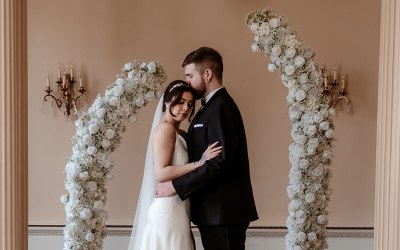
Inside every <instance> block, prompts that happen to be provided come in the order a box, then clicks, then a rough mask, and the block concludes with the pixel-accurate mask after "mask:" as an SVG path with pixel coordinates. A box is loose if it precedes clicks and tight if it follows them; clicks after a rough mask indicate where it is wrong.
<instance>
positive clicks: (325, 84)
mask: <svg viewBox="0 0 400 250" xmlns="http://www.w3.org/2000/svg"><path fill="white" fill-rule="evenodd" d="M324 87H325V88H328V77H327V76H326V75H325V76H324Z"/></svg>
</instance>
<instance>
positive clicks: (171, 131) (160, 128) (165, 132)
mask: <svg viewBox="0 0 400 250" xmlns="http://www.w3.org/2000/svg"><path fill="white" fill-rule="evenodd" d="M175 136H176V130H175V127H174V126H173V125H172V124H170V123H168V122H160V123H159V124H158V125H157V127H156V129H155V130H154V137H155V138H174V137H175Z"/></svg>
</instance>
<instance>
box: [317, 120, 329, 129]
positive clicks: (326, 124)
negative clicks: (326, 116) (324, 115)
mask: <svg viewBox="0 0 400 250" xmlns="http://www.w3.org/2000/svg"><path fill="white" fill-rule="evenodd" d="M319 128H320V129H322V130H328V129H329V122H328V121H322V122H320V123H319Z"/></svg>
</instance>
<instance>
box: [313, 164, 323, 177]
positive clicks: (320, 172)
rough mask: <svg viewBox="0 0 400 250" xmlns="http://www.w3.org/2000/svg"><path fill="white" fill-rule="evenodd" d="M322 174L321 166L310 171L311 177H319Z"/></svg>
mask: <svg viewBox="0 0 400 250" xmlns="http://www.w3.org/2000/svg"><path fill="white" fill-rule="evenodd" d="M323 173H324V170H323V168H322V167H321V166H317V167H315V168H314V169H313V170H312V171H311V174H312V175H313V176H317V177H318V176H321V175H322V174H323Z"/></svg>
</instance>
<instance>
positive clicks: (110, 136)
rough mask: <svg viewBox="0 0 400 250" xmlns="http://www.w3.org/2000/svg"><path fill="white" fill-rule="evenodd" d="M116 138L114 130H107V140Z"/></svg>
mask: <svg viewBox="0 0 400 250" xmlns="http://www.w3.org/2000/svg"><path fill="white" fill-rule="evenodd" d="M114 136H115V131H114V130H113V129H107V131H106V138H107V139H109V140H111V139H112V138H114Z"/></svg>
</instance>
